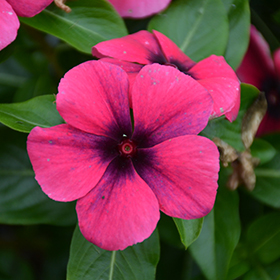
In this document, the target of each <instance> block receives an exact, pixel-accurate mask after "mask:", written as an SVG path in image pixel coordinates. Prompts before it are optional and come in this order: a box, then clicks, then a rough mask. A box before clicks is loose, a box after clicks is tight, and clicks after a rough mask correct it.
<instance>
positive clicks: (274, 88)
mask: <svg viewBox="0 0 280 280" xmlns="http://www.w3.org/2000/svg"><path fill="white" fill-rule="evenodd" d="M236 73H237V75H238V77H239V78H240V80H241V81H242V82H244V83H248V84H252V85H254V86H256V87H257V88H258V89H259V90H261V91H263V92H264V93H265V95H266V99H267V113H266V115H265V116H264V118H263V120H262V122H261V124H260V126H259V129H258V132H257V135H258V136H261V135H263V134H267V133H271V132H276V131H280V48H279V49H277V50H276V51H275V52H274V55H273V59H272V58H271V54H270V49H269V46H268V44H267V42H266V41H265V39H264V38H263V36H262V35H261V34H260V33H259V32H258V30H257V29H256V27H255V26H253V25H252V26H251V30H250V43H249V47H248V50H247V52H246V54H245V56H244V59H243V61H242V63H241V65H240V66H239V68H238V69H237V71H236Z"/></svg>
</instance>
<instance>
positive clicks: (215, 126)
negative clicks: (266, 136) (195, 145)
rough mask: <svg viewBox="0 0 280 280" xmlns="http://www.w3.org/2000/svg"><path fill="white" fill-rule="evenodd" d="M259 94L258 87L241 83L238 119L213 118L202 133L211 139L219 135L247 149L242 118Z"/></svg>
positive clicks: (235, 146)
mask: <svg viewBox="0 0 280 280" xmlns="http://www.w3.org/2000/svg"><path fill="white" fill-rule="evenodd" d="M258 95H259V90H258V89H257V88H256V87H254V86H252V85H248V84H241V104H240V110H239V113H238V117H237V119H236V120H235V121H234V122H232V123H230V122H229V121H228V120H226V119H225V118H224V117H220V118H216V119H213V120H211V121H209V123H208V125H207V126H206V128H205V129H204V130H203V131H202V132H201V135H203V136H206V137H208V138H210V139H213V138H214V137H218V138H220V139H221V140H223V141H225V142H226V143H228V144H229V145H231V146H232V147H233V148H235V149H236V150H238V151H243V150H245V147H244V145H243V142H242V139H241V124H242V119H243V117H244V115H245V113H246V111H247V110H248V108H249V107H250V106H251V105H252V103H253V102H254V100H255V99H256V98H257V97H258Z"/></svg>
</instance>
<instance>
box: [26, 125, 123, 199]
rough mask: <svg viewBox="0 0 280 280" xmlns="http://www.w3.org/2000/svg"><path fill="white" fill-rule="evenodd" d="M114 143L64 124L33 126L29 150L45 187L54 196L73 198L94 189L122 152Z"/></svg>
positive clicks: (33, 164) (42, 185)
mask: <svg viewBox="0 0 280 280" xmlns="http://www.w3.org/2000/svg"><path fill="white" fill-rule="evenodd" d="M113 143H114V141H113V140H112V139H109V138H106V137H100V136H95V135H92V134H88V133H84V132H81V131H80V130H77V129H75V128H73V127H71V126H69V125H67V124H62V125H58V126H54V127H50V128H41V127H35V128H34V129H32V131H31V132H30V134H29V136H28V140H27V151H28V155H29V157H30V160H31V163H32V166H33V169H34V171H35V174H36V177H35V178H36V180H37V181H38V183H39V184H40V186H41V187H42V190H43V191H44V192H45V193H46V194H47V195H48V196H49V197H50V198H52V199H54V200H58V201H72V200H75V199H78V198H80V197H82V196H84V195H85V194H87V193H88V192H89V191H90V190H91V189H93V188H94V187H95V185H96V184H97V183H98V181H99V180H100V178H101V177H102V175H103V174H104V172H105V169H106V168H107V166H108V165H109V163H110V162H111V161H112V159H113V158H114V157H116V156H117V155H118V154H116V152H115V153H114V150H110V149H109V148H106V147H114V145H113ZM115 147H116V143H115Z"/></svg>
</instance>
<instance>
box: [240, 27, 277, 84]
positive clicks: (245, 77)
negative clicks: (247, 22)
mask: <svg viewBox="0 0 280 280" xmlns="http://www.w3.org/2000/svg"><path fill="white" fill-rule="evenodd" d="M273 72H274V67H273V61H272V59H271V55H270V50H269V46H268V44H267V42H266V41H265V39H264V38H263V36H262V35H261V34H260V33H259V32H258V30H257V29H256V28H255V26H253V25H251V30H250V43H249V47H248V50H247V52H246V54H245V56H244V58H243V61H242V63H241V65H240V66H239V68H238V69H237V71H236V73H237V75H238V77H239V79H240V80H241V82H243V83H248V84H252V85H254V86H255V87H257V88H258V89H261V83H262V81H263V80H264V79H265V78H267V77H269V76H273Z"/></svg>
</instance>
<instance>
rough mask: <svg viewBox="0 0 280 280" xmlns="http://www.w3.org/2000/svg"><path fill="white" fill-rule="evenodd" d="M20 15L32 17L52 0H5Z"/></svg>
mask: <svg viewBox="0 0 280 280" xmlns="http://www.w3.org/2000/svg"><path fill="white" fill-rule="evenodd" d="M7 2H8V3H10V5H11V6H12V7H13V9H14V10H15V12H16V14H17V15H18V16H20V17H33V16H35V15H37V14H39V13H40V12H41V11H42V10H44V9H45V8H46V7H47V6H49V5H50V4H51V3H52V2H53V0H7Z"/></svg>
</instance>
